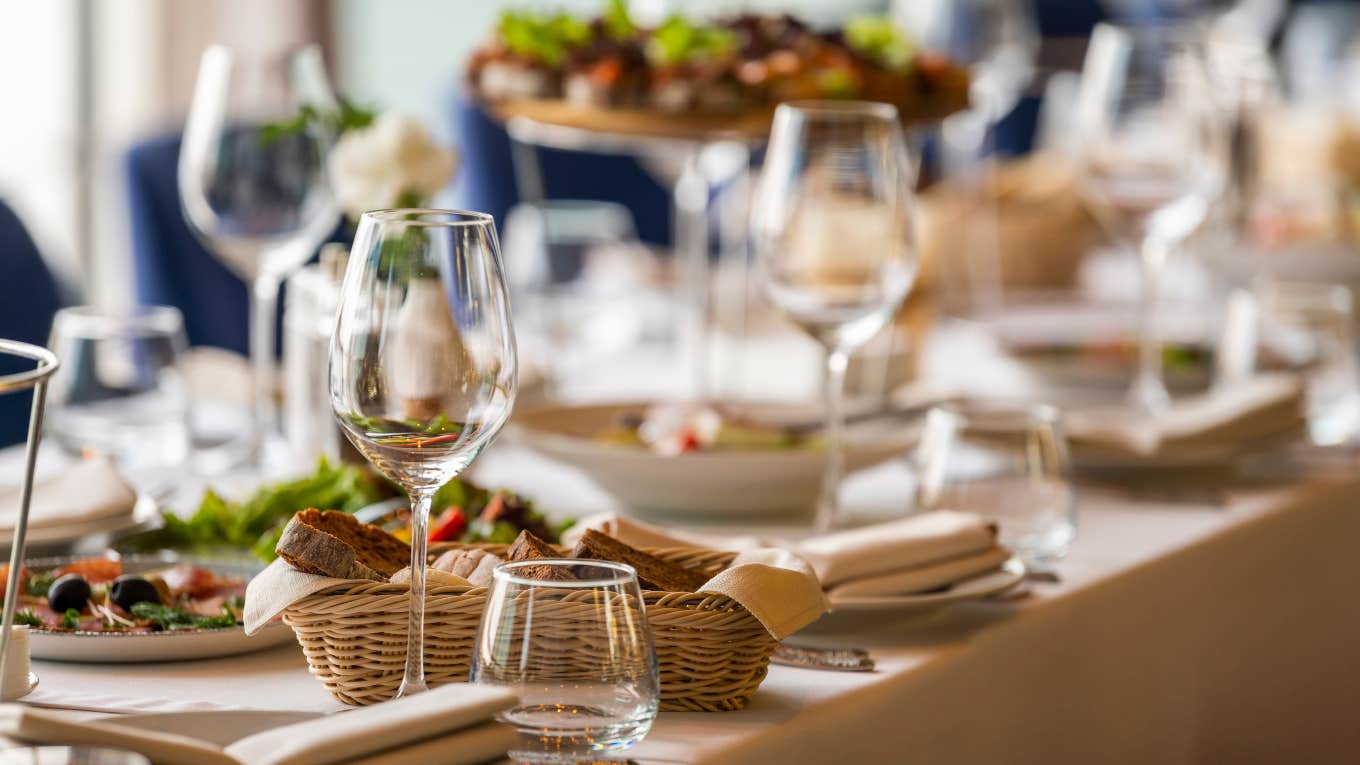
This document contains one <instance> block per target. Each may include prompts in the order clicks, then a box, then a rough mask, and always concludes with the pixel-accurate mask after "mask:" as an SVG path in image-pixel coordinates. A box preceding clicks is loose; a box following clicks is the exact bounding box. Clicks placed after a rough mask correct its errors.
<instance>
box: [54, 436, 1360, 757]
mask: <svg viewBox="0 0 1360 765" xmlns="http://www.w3.org/2000/svg"><path fill="white" fill-rule="evenodd" d="M899 472H900V470H899V469H898V468H894V467H888V468H884V469H881V470H879V471H874V472H873V473H870V474H867V475H861V476H860V477H859V479H858V480H857V482H856V484H855V485H852V486H851V487H850V488H851V491H850V496H851V497H858V500H857V501H856V502H857V504H858V505H859V506H861V507H870V506H875V507H876V508H877V509H878V510H879V511H880V512H883V511H891V510H892V509H893V508H894V507H896V506H897V505H898V504H899V503H898V502H897V500H896V498H898V497H900V496H903V494H902V492H903V487H902V485H901V484H899V483H896V482H897V481H899V480H900V479H901V475H900V474H899ZM1330 473H1331V474H1330V475H1329V476H1319V477H1314V478H1311V479H1309V480H1306V481H1295V482H1293V483H1290V484H1286V485H1281V486H1277V487H1275V488H1270V487H1257V488H1245V489H1241V490H1238V491H1234V492H1232V493H1231V494H1230V495H1229V497H1228V500H1229V501H1228V502H1227V505H1226V507H1222V508H1216V507H1210V506H1205V505H1195V504H1176V503H1171V502H1167V501H1162V502H1150V501H1137V500H1134V499H1130V498H1129V497H1127V496H1122V495H1116V494H1109V493H1102V492H1101V491H1099V490H1088V491H1086V492H1085V493H1084V494H1083V495H1082V498H1081V530H1080V535H1079V538H1078V541H1077V543H1076V545H1075V546H1074V548H1073V551H1072V554H1071V556H1070V557H1069V559H1068V560H1066V561H1064V562H1063V563H1062V565H1061V566H1060V571H1061V574H1062V581H1061V583H1058V584H1034V585H1032V589H1033V592H1032V595H1031V596H1030V597H1028V598H1026V599H1023V600H1019V601H1014V602H988V603H978V604H972V605H965V606H957V607H953V608H950V609H948V610H945V611H942V612H938V613H936V614H935V615H934V616H932V617H929V618H925V619H922V618H917V619H916V620H914V621H913V620H907V621H901V622H898V623H894V624H882V625H878V626H876V627H873V628H865V629H861V630H860V631H857V632H855V633H853V634H842V635H817V636H798V638H797V639H798V640H803V641H805V642H822V643H826V644H833V645H834V644H839V645H855V646H862V647H868V648H870V650H871V651H872V653H873V656H874V658H875V659H876V660H877V662H878V671H876V672H874V673H872V674H838V673H832V672H819V671H812V670H805V669H794V668H788V667H780V666H775V667H772V668H771V670H770V674H769V677H768V678H767V680H766V681H765V683H764V685H763V686H762V687H761V689H760V691H759V693H757V695H756V697H755V699H754V700H753V702H752V703H751V705H750V707H749V708H748V709H746V710H743V711H740V712H733V713H725V714H698V713H665V714H662V715H661V716H660V718H659V719H658V721H657V723H656V726H655V728H654V729H653V731H652V733H651V735H650V736H648V738H647V739H646V741H644V742H643V743H642V744H641V745H640V746H639V747H638V749H637V752H636V756H637V757H638V758H640V759H641V761H642V762H643V763H646V762H648V761H679V762H693V763H818V762H827V763H848V762H876V763H877V762H885V763H886V762H923V763H944V762H949V763H974V762H976V763H983V762H987V763H993V762H1007V763H1028V762H1034V763H1045V765H1050V764H1052V763H1093V762H1100V763H1125V762H1127V763H1139V764H1142V763H1229V762H1231V763H1253V762H1261V763H1279V762H1328V763H1337V762H1360V725H1357V724H1356V722H1355V720H1356V717H1355V715H1356V710H1357V709H1360V659H1358V658H1357V656H1360V654H1357V652H1356V646H1357V645H1360V599H1357V598H1355V597H1354V594H1353V591H1352V590H1353V587H1354V585H1355V583H1357V582H1360V556H1357V555H1355V554H1354V546H1355V544H1356V540H1360V477H1351V476H1347V475H1338V471H1336V470H1332V471H1330ZM513 476H518V477H519V478H520V480H519V481H510V480H508V478H510V477H513ZM482 477H483V478H484V479H490V480H492V481H493V482H496V483H499V482H507V483H515V484H517V485H520V486H521V487H523V488H525V489H527V490H532V491H534V492H536V493H535V496H538V497H541V498H542V499H543V501H544V502H546V503H548V504H551V505H558V506H562V509H575V508H573V507H572V506H573V505H576V504H577V503H588V504H595V503H599V502H601V501H602V500H601V499H600V498H599V496H598V494H595V493H593V492H592V490H591V489H590V487H589V486H588V485H586V484H584V483H583V482H582V480H581V478H580V476H579V475H576V474H574V473H571V472H569V471H566V470H565V469H562V468H555V467H552V466H548V465H546V464H542V463H541V462H540V461H538V460H536V459H535V458H533V457H531V456H528V455H526V454H524V453H523V452H520V451H518V450H516V449H512V448H503V449H501V451H500V452H499V453H493V454H491V455H488V458H487V460H486V463H485V465H484V466H483V471H482ZM526 483H527V484H531V485H530V486H524V484H526ZM36 671H37V672H38V674H39V675H40V676H41V678H42V685H41V686H40V689H39V690H38V691H37V692H36V693H35V694H34V695H33V697H32V701H34V702H38V703H44V704H56V705H69V706H76V707H83V708H105V709H111V710H113V709H117V710H121V711H132V710H146V711H152V710H156V709H167V708H182V707H184V706H190V707H249V708H257V709H258V708H265V709H280V710H284V709H287V710H304V709H305V710H318V711H326V710H331V709H336V708H338V705H336V704H335V702H333V701H332V700H330V699H329V698H328V697H327V696H326V694H325V693H324V692H323V691H322V689H321V686H320V685H319V684H318V683H317V682H316V681H314V680H313V679H312V678H311V677H310V676H308V674H307V671H306V668H305V665H304V663H303V661H302V659H301V656H300V654H299V653H298V652H297V649H295V648H292V647H287V648H284V649H281V650H272V651H269V652H265V653H260V654H256V655H252V656H244V657H238V658H234V659H224V660H219V661H212V662H189V663H181V664H164V665H153V666H82V665H70V664H54V663H48V662H38V663H37V664H36Z"/></svg>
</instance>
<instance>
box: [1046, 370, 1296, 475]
mask: <svg viewBox="0 0 1360 765" xmlns="http://www.w3.org/2000/svg"><path fill="white" fill-rule="evenodd" d="M1305 417H1306V412H1305V409H1304V385H1303V381H1302V380H1301V379H1300V378H1299V377H1298V376H1296V375H1293V374H1289V373H1274V374H1266V375H1259V376H1256V377H1252V378H1250V379H1247V380H1243V381H1241V382H1238V383H1232V384H1230V385H1225V386H1222V387H1219V388H1215V389H1214V390H1212V391H1210V392H1208V393H1205V394H1202V395H1199V396H1190V397H1186V398H1182V399H1177V400H1176V401H1174V402H1172V404H1171V406H1170V408H1168V409H1167V410H1166V411H1165V412H1163V413H1161V414H1159V415H1156V416H1153V417H1148V416H1145V415H1140V414H1134V413H1132V412H1130V411H1129V410H1128V409H1127V408H1126V407H1112V408H1099V409H1088V410H1077V411H1072V412H1068V413H1067V414H1066V415H1065V416H1064V417H1063V428H1064V430H1065V431H1066V433H1067V438H1068V441H1069V442H1070V443H1071V445H1072V448H1073V449H1074V450H1077V451H1081V450H1086V451H1088V452H1091V453H1097V454H1099V453H1107V454H1108V453H1113V454H1122V455H1134V456H1151V455H1177V454H1186V455H1193V454H1195V453H1202V452H1204V451H1205V450H1209V449H1224V448H1232V447H1234V446H1236V445H1239V444H1246V443H1251V442H1253V441H1260V440H1267V439H1270V438H1274V437H1278V436H1280V435H1283V434H1287V433H1289V432H1291V431H1293V430H1296V429H1298V428H1301V427H1302V426H1303V424H1304V422H1305Z"/></svg>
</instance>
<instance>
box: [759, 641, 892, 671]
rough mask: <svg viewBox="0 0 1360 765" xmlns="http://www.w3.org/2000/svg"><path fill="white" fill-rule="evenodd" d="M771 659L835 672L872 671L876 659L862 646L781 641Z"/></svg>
mask: <svg viewBox="0 0 1360 765" xmlns="http://www.w3.org/2000/svg"><path fill="white" fill-rule="evenodd" d="M770 661H771V662H773V663H775V664H782V665H784V666H788V667H802V668H803V669H825V670H831V671H834V672H872V671H873V670H874V660H873V659H872V658H871V657H870V656H869V652H868V651H865V650H864V649H862V648H816V647H813V646H799V645H789V644H788V643H780V644H779V647H777V648H775V649H774V655H773V656H771V657H770Z"/></svg>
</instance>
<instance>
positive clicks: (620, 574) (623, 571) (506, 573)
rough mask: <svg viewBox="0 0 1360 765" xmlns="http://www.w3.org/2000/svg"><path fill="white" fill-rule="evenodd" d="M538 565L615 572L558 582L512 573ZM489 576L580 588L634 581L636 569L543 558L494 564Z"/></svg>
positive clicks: (609, 563) (625, 565)
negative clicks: (612, 574)
mask: <svg viewBox="0 0 1360 765" xmlns="http://www.w3.org/2000/svg"><path fill="white" fill-rule="evenodd" d="M541 566H549V567H552V568H571V569H573V571H574V572H575V573H576V574H579V572H580V569H581V567H583V566H589V567H591V568H599V569H608V570H610V571H613V572H614V576H599V577H593V578H590V579H572V580H567V581H558V580H556V579H538V578H535V577H531V576H523V575H520V574H517V573H515V572H516V571H518V570H520V569H524V568H536V567H541ZM491 575H492V576H493V577H494V578H495V579H496V581H500V582H510V583H512V584H521V585H528V586H532V587H548V588H551V589H555V590H571V589H576V590H582V589H590V588H593V587H613V586H618V585H621V584H629V583H632V582H636V581H637V571H636V570H635V569H634V568H633V567H632V566H630V565H628V564H627V563H615V562H613V561H606V560H591V559H588V558H542V559H539V560H519V561H507V562H505V563H502V564H500V565H498V566H496V568H495V569H494V570H492V572H491Z"/></svg>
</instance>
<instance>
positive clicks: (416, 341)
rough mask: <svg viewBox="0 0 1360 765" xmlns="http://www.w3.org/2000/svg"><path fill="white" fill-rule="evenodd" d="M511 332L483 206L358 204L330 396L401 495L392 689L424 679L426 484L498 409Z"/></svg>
mask: <svg viewBox="0 0 1360 765" xmlns="http://www.w3.org/2000/svg"><path fill="white" fill-rule="evenodd" d="M515 390H516V354H515V337H514V330H513V328H512V327H511V325H510V301H509V298H508V297H507V295H506V289H505V281H504V278H503V277H502V273H501V260H500V245H499V244H498V242H497V240H496V228H495V224H494V223H493V221H492V219H491V216H489V215H484V214H482V213H473V212H459V211H453V210H380V211H376V212H368V213H364V215H363V216H362V217H361V218H360V220H359V229H358V232H357V233H356V235H355V237H354V247H353V249H352V252H351V255H350V259H349V265H348V267H347V269H346V271H345V280H344V284H343V286H342V287H341V294H340V306H339V309H338V316H337V322H336V329H335V335H334V337H333V338H332V340H331V348H330V399H331V409H332V411H334V412H335V416H336V418H337V419H338V420H339V422H340V426H341V429H342V430H343V431H344V433H345V436H346V437H347V438H349V440H350V441H351V442H352V443H353V444H354V446H355V448H357V449H358V450H359V452H360V453H361V454H363V455H364V457H365V458H366V459H367V460H368V461H369V462H371V463H372V464H373V466H374V467H375V468H377V469H378V471H379V472H381V473H382V474H383V475H385V476H387V477H388V478H390V479H392V481H394V482H395V483H397V484H398V485H399V486H401V487H402V488H403V489H405V490H406V493H407V494H408V495H410V498H411V572H412V575H411V612H410V628H409V632H408V635H407V653H406V669H405V674H404V676H403V679H402V683H401V688H400V690H399V691H398V695H402V696H404V695H408V694H411V693H417V692H419V691H422V690H424V689H425V670H424V656H423V654H422V646H423V644H424V617H425V547H426V538H427V533H428V532H427V526H428V524H429V516H430V501H431V499H432V498H433V496H434V492H435V490H436V489H438V488H439V487H440V486H442V485H443V484H445V483H447V482H448V481H449V480H451V479H452V478H453V477H454V476H456V475H458V474H459V473H461V472H463V470H465V469H466V468H467V467H468V465H469V464H471V463H472V461H473V460H474V459H476V458H477V455H478V454H480V453H481V451H482V450H483V449H485V448H486V447H487V445H488V444H490V443H491V441H492V440H493V439H494V438H495V436H496V434H497V433H498V432H500V429H501V427H502V426H503V425H504V424H505V421H506V420H507V419H508V418H509V416H510V409H511V406H512V405H513V404H514V400H515Z"/></svg>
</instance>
